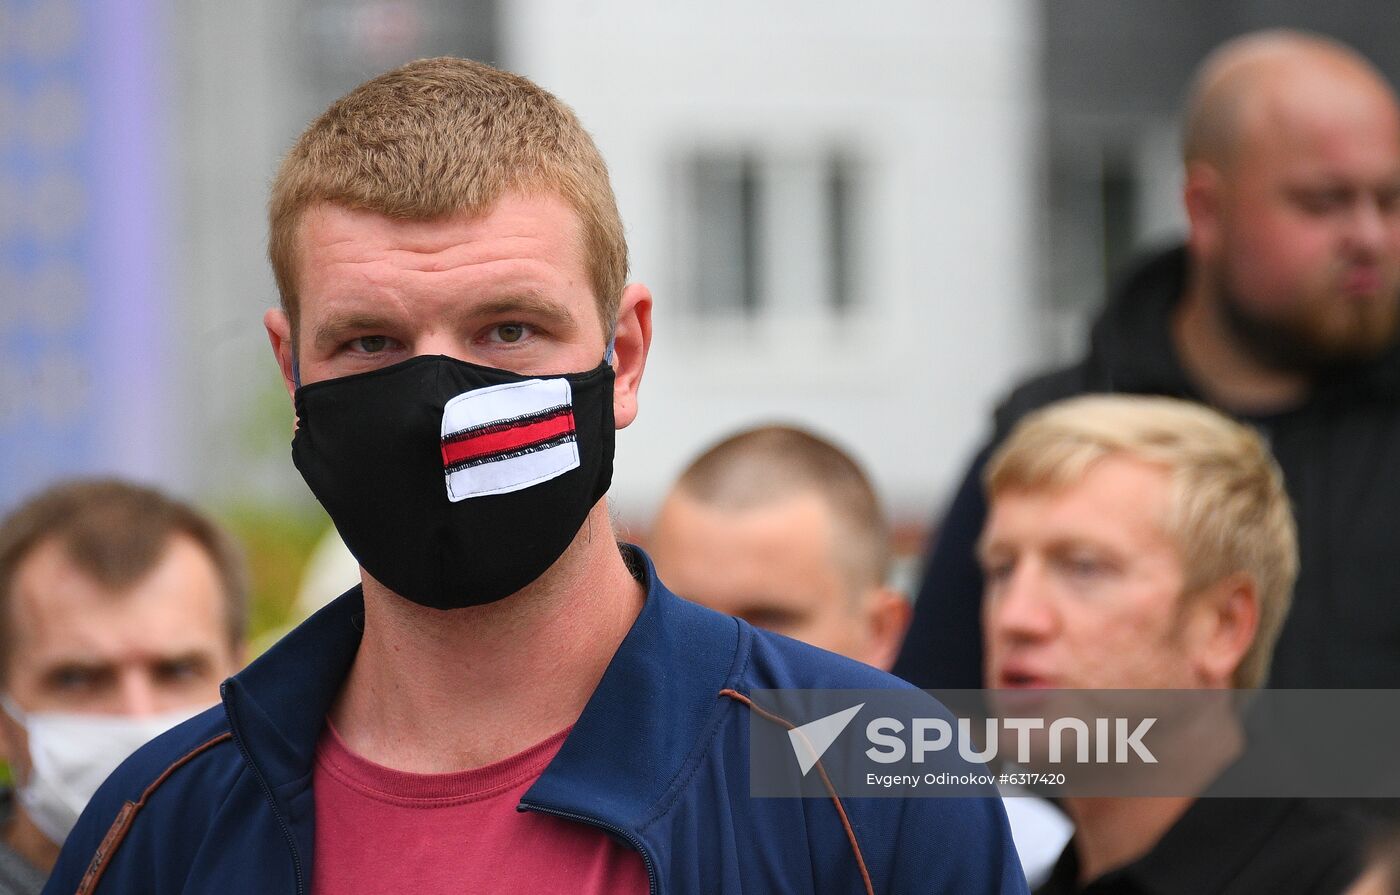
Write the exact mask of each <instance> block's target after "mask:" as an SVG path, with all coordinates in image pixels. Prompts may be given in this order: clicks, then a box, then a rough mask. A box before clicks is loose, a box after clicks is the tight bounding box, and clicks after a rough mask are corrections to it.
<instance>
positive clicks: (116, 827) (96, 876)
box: [77, 733, 233, 895]
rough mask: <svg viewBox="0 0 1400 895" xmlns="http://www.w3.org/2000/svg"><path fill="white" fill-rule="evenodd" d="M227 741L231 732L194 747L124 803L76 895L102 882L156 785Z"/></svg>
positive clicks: (87, 893)
mask: <svg viewBox="0 0 1400 895" xmlns="http://www.w3.org/2000/svg"><path fill="white" fill-rule="evenodd" d="M231 739H233V734H232V733H221V734H219V735H218V736H216V737H214V738H213V739H212V740H209V741H208V742H206V743H201V744H200V745H198V746H195V747H194V748H193V749H191V750H190V751H188V752H186V753H185V754H184V755H181V756H180V757H179V758H177V759H175V760H174V761H173V762H171V763H170V767H168V768H166V769H165V770H164V771H162V772H161V774H160V776H159V777H157V778H156V779H155V781H154V782H152V783H151V785H150V786H148V787H146V791H145V792H143V793H141V798H140V799H139V800H137V801H135V802H132V801H128V802H126V803H125V804H123V805H122V809H121V810H120V811H118V812H117V819H116V820H114V821H112V826H110V827H109V828H108V829H107V835H106V836H103V837H102V843H101V844H100V845H98V846H97V851H96V852H94V853H93V856H92V861H90V862H89V863H88V869H87V872H86V873H84V874H83V878H82V880H80V881H79V882H78V891H77V895H92V891H93V890H94V889H96V888H97V884H98V883H99V882H101V881H102V874H104V873H106V872H107V865H108V864H110V863H111V862H112V855H114V854H116V851H117V849H118V848H120V847H121V844H122V840H123V839H125V838H126V834H127V831H128V830H130V829H131V822H132V821H133V820H135V819H136V812H138V811H140V810H141V809H142V808H144V807H146V800H147V799H149V798H150V797H151V794H152V793H154V792H155V791H156V790H157V789H159V788H160V785H161V784H162V783H164V782H165V781H166V780H167V779H169V777H170V775H171V774H173V773H175V772H176V771H177V770H179V769H180V768H181V767H183V766H184V765H185V764H187V763H188V762H189V761H191V760H192V759H193V758H194V757H195V756H196V755H199V754H200V753H202V752H205V751H207V750H209V749H212V748H214V747H215V746H217V745H219V744H220V743H222V742H224V741H225V740H231Z"/></svg>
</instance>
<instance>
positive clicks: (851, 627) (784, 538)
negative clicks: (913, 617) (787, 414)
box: [649, 425, 909, 670]
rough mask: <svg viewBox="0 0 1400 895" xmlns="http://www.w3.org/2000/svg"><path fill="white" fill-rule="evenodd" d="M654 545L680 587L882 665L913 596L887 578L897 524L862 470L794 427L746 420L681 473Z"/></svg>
mask: <svg viewBox="0 0 1400 895" xmlns="http://www.w3.org/2000/svg"><path fill="white" fill-rule="evenodd" d="M649 546H650V549H651V552H652V555H653V556H654V557H655V559H656V568H657V571H658V572H659V573H660V574H661V577H662V579H663V580H664V581H665V582H666V584H667V585H668V586H669V587H671V588H672V589H673V590H675V592H676V593H678V594H680V595H681V596H683V597H685V598H686V599H688V600H694V601H695V602H697V603H699V604H700V605H702V606H708V607H710V608H711V609H715V610H717V611H719V612H723V613H726V614H728V615H733V616H737V617H739V618H742V619H744V620H745V621H747V622H750V623H751V624H753V625H755V626H757V627H759V628H766V629H768V630H770V631H776V632H778V633H779V634H785V635H787V636H788V637H792V638H794V639H796V640H801V641H802V642H804V643H810V644H812V645H813V646H819V647H821V648H822V649H827V650H831V651H832V652H834V653H840V654H841V655H843V656H850V657H851V658H853V659H859V660H860V661H862V662H865V663H866V664H868V665H873V666H874V667H876V668H879V669H881V670H889V667H890V665H892V664H893V663H894V657H895V653H896V652H898V650H899V643H900V641H901V640H902V639H903V638H904V629H905V627H906V626H907V625H908V623H909V603H908V601H907V600H905V599H904V597H903V596H902V595H901V594H899V593H898V592H897V591H895V590H894V589H893V588H891V587H889V586H888V585H887V584H886V578H887V577H888V576H889V566H890V534H889V525H888V523H887V522H886V521H885V516H884V512H883V511H882V510H881V508H880V499H879V497H878V496H877V495H876V494H875V489H874V487H873V486H872V485H871V484H870V480H869V479H868V478H866V475H865V473H864V471H862V470H861V468H860V466H859V465H857V464H856V462H855V461H854V460H852V459H851V458H850V457H849V456H848V455H847V454H846V453H845V452H844V451H842V450H841V449H840V448H838V447H837V446H836V445H834V444H832V443H831V442H829V441H826V440H825V439H823V438H820V437H818V436H816V435H814V434H812V433H811V432H807V431H805V430H803V429H798V428H794V427H792V426H777V425H768V426H759V427H757V428H753V429H746V430H744V431H743V432H739V433H736V434H734V435H731V436H730V437H728V438H726V439H724V440H723V441H721V442H719V443H718V444H715V445H713V446H712V447H710V448H708V449H707V450H706V451H705V452H704V453H702V454H701V455H700V456H699V457H697V458H695V460H694V461H692V462H691V464H690V465H689V466H687V467H686V469H685V472H683V473H681V476H680V478H678V479H677V480H676V484H675V486H674V487H672V488H671V491H670V493H669V494H667V495H666V499H665V500H664V501H662V503H661V510H660V511H659V512H658V513H657V515H656V524H655V526H654V527H653V529H652V533H651V538H650V541H649Z"/></svg>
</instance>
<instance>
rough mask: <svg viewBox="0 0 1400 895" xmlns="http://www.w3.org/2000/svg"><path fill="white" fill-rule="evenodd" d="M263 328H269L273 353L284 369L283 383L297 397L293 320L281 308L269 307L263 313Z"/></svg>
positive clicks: (289, 392)
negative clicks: (293, 363) (293, 365)
mask: <svg viewBox="0 0 1400 895" xmlns="http://www.w3.org/2000/svg"><path fill="white" fill-rule="evenodd" d="M263 328H264V329H266V330H267V340H268V341H269V342H271V343H272V355H273V357H275V358H277V366H278V367H279V368H280V369H281V370H282V385H283V386H285V387H286V389H287V394H288V395H289V396H292V397H295V396H296V390H297V384H296V375H295V373H293V371H292V350H293V347H294V346H293V345H292V321H291V320H290V319H288V318H287V312H286V311H284V310H282V309H281V308H268V309H267V313H266V314H263Z"/></svg>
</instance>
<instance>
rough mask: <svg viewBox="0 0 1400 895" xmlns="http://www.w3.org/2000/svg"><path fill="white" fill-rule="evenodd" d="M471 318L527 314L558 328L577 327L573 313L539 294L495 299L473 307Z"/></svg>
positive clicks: (527, 293) (469, 314) (571, 328)
mask: <svg viewBox="0 0 1400 895" xmlns="http://www.w3.org/2000/svg"><path fill="white" fill-rule="evenodd" d="M467 313H468V316H471V317H499V316H510V315H511V314H526V315H529V316H531V317H535V318H537V319H541V320H544V321H545V322H546V323H549V324H551V325H553V326H556V327H561V328H565V329H569V330H573V329H574V328H575V327H576V326H577V325H578V323H577V321H576V320H574V315H573V313H572V312H571V311H570V310H569V309H568V308H567V307H566V306H564V305H562V304H560V303H559V302H556V301H552V300H550V299H548V298H545V297H544V296H542V295H539V294H537V293H530V292H525V293H521V294H520V295H512V296H510V297H508V298H495V299H491V300H489V301H484V302H481V303H480V304H476V305H473V306H472V307H471V309H470V310H469V311H468V312H467Z"/></svg>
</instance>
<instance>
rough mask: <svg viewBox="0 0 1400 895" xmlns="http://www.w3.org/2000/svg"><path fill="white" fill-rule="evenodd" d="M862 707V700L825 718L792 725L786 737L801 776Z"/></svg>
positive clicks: (817, 760) (834, 740) (824, 752)
mask: <svg viewBox="0 0 1400 895" xmlns="http://www.w3.org/2000/svg"><path fill="white" fill-rule="evenodd" d="M863 708H865V703H863V702H862V703H861V704H860V705H854V706H851V707H850V708H848V709H845V710H844V711H840V712H837V713H836V714H834V715H827V716H826V717H825V718H818V719H817V720H815V721H808V722H807V723H806V724H803V725H802V726H801V727H794V728H793V729H792V730H789V731H788V739H789V740H791V741H792V751H793V753H794V754H795V755H796V756H797V765H798V767H800V768H802V776H804V777H806V776H807V772H808V771H810V770H811V769H812V767H813V766H814V765H815V764H816V763H817V762H819V761H821V760H822V756H823V755H825V754H826V750H827V749H830V748H831V744H832V743H834V742H836V738H837V737H839V736H840V735H841V731H843V730H845V729H846V725H848V724H850V723H851V720H852V719H853V718H855V716H856V715H857V714H858V713H859V712H860V710H861V709H863Z"/></svg>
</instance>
